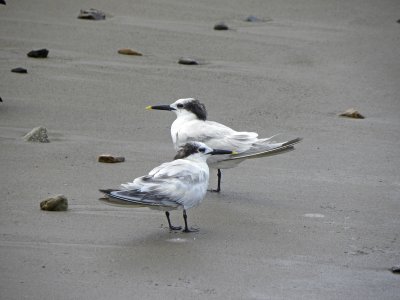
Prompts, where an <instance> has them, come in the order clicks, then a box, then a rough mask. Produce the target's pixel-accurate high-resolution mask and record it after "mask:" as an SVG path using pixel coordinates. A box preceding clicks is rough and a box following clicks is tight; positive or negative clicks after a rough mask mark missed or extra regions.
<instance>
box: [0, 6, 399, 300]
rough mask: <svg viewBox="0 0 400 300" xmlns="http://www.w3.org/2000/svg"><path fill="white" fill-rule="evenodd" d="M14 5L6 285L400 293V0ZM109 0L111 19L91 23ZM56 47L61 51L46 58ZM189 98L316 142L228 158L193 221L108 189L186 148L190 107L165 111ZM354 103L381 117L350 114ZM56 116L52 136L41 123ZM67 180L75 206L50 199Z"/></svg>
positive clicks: (0, 130)
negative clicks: (130, 204)
mask: <svg viewBox="0 0 400 300" xmlns="http://www.w3.org/2000/svg"><path fill="white" fill-rule="evenodd" d="M7 2H8V3H7V5H6V6H3V5H2V6H0V42H1V47H0V76H1V80H0V97H1V98H2V99H3V102H2V103H0V149H1V151H0V165H1V172H0V190H1V201H0V275H1V276H0V277H1V279H0V294H1V297H0V298H2V299H189V298H191V299H398V297H399V296H398V295H400V284H399V280H400V277H399V275H396V274H393V273H392V272H390V271H389V268H391V267H392V266H393V265H396V264H399V263H400V250H399V249H400V233H399V232H400V231H399V228H400V217H399V213H400V174H399V169H400V161H399V155H398V153H399V150H398V149H400V118H399V111H400V110H399V109H400V104H399V91H400V89H399V83H398V78H399V77H400V68H399V65H398V60H399V55H398V53H399V52H398V51H399V48H400V47H399V46H400V41H399V38H398V34H399V30H400V24H398V23H397V20H398V19H399V14H398V12H399V9H400V3H399V2H398V1H394V0H393V1H383V2H382V1H350V2H348V1H317V0H314V1H313V0H309V1H306V0H304V1H285V3H282V1H278V0H276V1H275V0H274V1H251V2H249V1H228V0H224V1H218V2H217V3H216V2H215V1H201V2H199V1H178V0H169V1H134V2H132V1H127V0H121V1H113V2H110V1H96V3H93V2H90V1H81V2H79V3H78V2H76V1H75V2H70V1H49V0H43V1H39V0H38V1H11V0H9V1H7ZM90 7H94V8H97V9H100V10H103V11H104V12H106V13H108V14H109V16H108V17H107V19H106V20H104V21H87V20H79V19H77V16H78V14H79V10H80V9H87V8H90ZM249 15H256V16H258V17H261V18H265V19H267V20H268V19H271V20H270V21H268V22H261V23H248V22H244V21H243V19H244V18H246V17H247V16H249ZM220 21H224V22H225V23H226V24H227V25H228V26H229V27H230V28H231V30H228V31H215V30H213V26H214V25H215V24H216V23H218V22H220ZM40 48H47V49H49V51H50V52H49V56H48V58H47V59H33V58H28V57H27V56H26V53H28V52H29V51H30V50H33V49H40ZM121 48H132V49H134V50H136V51H139V52H141V53H143V56H141V57H136V56H123V55H120V54H118V53H117V51H118V49H121ZM180 57H192V58H195V59H199V60H201V61H202V62H204V64H202V65H199V66H184V65H179V64H178V63H177V61H178V59H179V58H180ZM16 67H23V68H26V69H27V70H28V74H16V73H12V72H10V70H11V69H13V68H16ZM186 97H196V98H198V99H199V100H201V101H202V102H203V103H205V104H206V106H207V108H208V112H209V113H208V114H209V119H210V120H218V121H220V122H222V123H224V124H226V125H229V126H231V127H233V128H235V129H240V130H246V131H256V132H259V134H260V136H261V137H268V136H271V135H273V134H276V133H281V136H280V138H281V139H282V140H284V139H289V138H294V137H297V136H301V137H303V138H304V141H303V142H302V143H300V144H299V145H298V146H297V147H296V151H292V152H290V153H287V154H283V155H280V156H274V157H271V158H266V159H259V160H251V161H247V162H245V163H242V164H241V165H240V167H238V168H236V169H231V170H226V171H225V172H224V175H223V183H222V192H221V193H220V194H215V193H209V194H207V197H206V199H205V201H204V202H203V203H202V204H201V205H200V206H199V207H198V208H195V209H192V210H190V211H189V212H188V214H189V222H190V224H191V225H192V226H196V227H199V228H200V231H199V232H198V233H191V234H184V233H180V232H169V230H168V229H167V228H166V226H167V222H166V219H165V217H164V215H163V213H161V212H157V211H151V210H148V209H123V208H116V207H111V206H107V205H105V204H103V203H101V202H99V201H98V200H97V199H98V198H99V197H100V196H101V195H100V194H99V192H98V189H99V188H115V187H117V186H118V185H119V184H120V183H123V182H126V181H129V180H132V179H134V178H136V177H138V176H141V175H144V174H146V173H147V172H148V171H149V170H150V169H152V168H153V167H155V166H157V165H159V164H160V163H162V162H164V161H167V160H170V159H171V158H172V157H173V156H174V150H173V148H172V143H171V140H170V134H169V127H170V124H171V122H172V121H173V120H174V118H175V116H174V115H173V114H172V113H168V112H160V111H146V110H145V107H146V106H147V105H151V104H169V103H172V102H173V101H175V100H176V99H178V98H186ZM351 107H354V108H355V109H357V110H359V111H360V113H362V114H363V115H365V117H366V118H365V119H363V120H354V119H346V118H342V117H338V114H339V113H341V112H343V111H344V110H346V109H348V108H351ZM37 126H45V127H46V128H47V129H48V131H49V139H50V141H51V142H50V143H48V144H35V143H28V142H25V141H24V140H23V139H22V136H23V135H24V134H25V133H27V132H29V131H30V130H31V129H32V128H34V127H37ZM103 153H112V154H115V155H118V156H125V158H126V161H125V162H124V163H120V164H113V165H110V164H100V163H98V162H97V156H98V155H100V154H103ZM210 185H211V186H212V187H214V186H215V185H216V175H215V173H214V172H213V174H212V176H211V181H210ZM55 194H64V195H65V196H66V197H67V198H68V200H69V210H68V211H67V212H44V211H41V210H40V209H39V203H40V201H41V200H42V199H44V198H47V197H49V196H52V195H55ZM172 220H173V222H174V223H175V224H179V223H182V222H183V220H182V216H181V212H173V213H172Z"/></svg>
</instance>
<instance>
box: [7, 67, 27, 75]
mask: <svg viewBox="0 0 400 300" xmlns="http://www.w3.org/2000/svg"><path fill="white" fill-rule="evenodd" d="M11 72H14V73H20V74H26V73H28V70H27V69H24V68H14V69H12V70H11Z"/></svg>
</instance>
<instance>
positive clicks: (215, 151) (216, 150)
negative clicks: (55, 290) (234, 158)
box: [210, 149, 237, 155]
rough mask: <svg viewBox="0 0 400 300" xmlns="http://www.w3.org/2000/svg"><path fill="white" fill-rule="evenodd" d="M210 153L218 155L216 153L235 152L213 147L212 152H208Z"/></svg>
mask: <svg viewBox="0 0 400 300" xmlns="http://www.w3.org/2000/svg"><path fill="white" fill-rule="evenodd" d="M210 154H211V155H218V154H237V152H235V151H228V150H219V149H214V150H213V151H212V152H210Z"/></svg>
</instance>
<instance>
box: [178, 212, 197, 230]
mask: <svg viewBox="0 0 400 300" xmlns="http://www.w3.org/2000/svg"><path fill="white" fill-rule="evenodd" d="M183 220H184V221H185V229H184V230H182V231H183V232H196V231H199V230H198V229H193V228H192V229H189V227H188V225H187V215H186V210H185V209H184V210H183Z"/></svg>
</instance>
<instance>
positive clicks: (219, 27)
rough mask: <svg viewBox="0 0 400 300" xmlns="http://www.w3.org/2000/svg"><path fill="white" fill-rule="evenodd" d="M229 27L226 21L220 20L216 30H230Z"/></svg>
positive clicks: (215, 27)
mask: <svg viewBox="0 0 400 300" xmlns="http://www.w3.org/2000/svg"><path fill="white" fill-rule="evenodd" d="M228 29H229V27H228V25H226V24H225V23H224V22H219V23H217V24H215V25H214V30H228Z"/></svg>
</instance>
